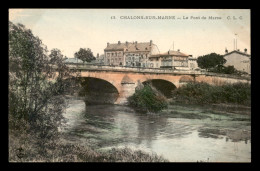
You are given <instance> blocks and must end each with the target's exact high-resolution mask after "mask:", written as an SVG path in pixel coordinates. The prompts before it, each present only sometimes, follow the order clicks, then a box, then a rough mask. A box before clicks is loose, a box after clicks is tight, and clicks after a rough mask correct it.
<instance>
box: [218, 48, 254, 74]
mask: <svg viewBox="0 0 260 171" xmlns="http://www.w3.org/2000/svg"><path fill="white" fill-rule="evenodd" d="M225 53H226V54H225V55H223V56H224V58H225V59H226V60H227V62H226V63H225V64H224V66H229V65H230V66H234V68H235V69H237V70H238V71H243V72H246V73H248V74H251V55H249V54H248V53H247V49H244V52H241V51H240V50H239V49H238V50H234V51H232V52H228V50H225Z"/></svg>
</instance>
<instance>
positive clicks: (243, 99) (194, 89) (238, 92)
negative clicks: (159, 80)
mask: <svg viewBox="0 0 260 171" xmlns="http://www.w3.org/2000/svg"><path fill="white" fill-rule="evenodd" d="M173 97H174V98H175V99H177V100H181V101H185V102H187V103H197V104H209V103H235V104H244V105H250V104H251V87H250V84H247V83H236V84H226V85H222V86H213V85H209V84H207V83H188V84H186V85H184V86H183V87H180V88H178V89H176V90H174V91H173Z"/></svg>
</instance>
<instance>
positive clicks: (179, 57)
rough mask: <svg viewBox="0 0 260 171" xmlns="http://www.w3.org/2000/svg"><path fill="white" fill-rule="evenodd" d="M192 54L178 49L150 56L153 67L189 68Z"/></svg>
mask: <svg viewBox="0 0 260 171" xmlns="http://www.w3.org/2000/svg"><path fill="white" fill-rule="evenodd" d="M189 57H190V55H187V54H185V53H182V52H180V50H178V51H173V50H169V51H168V52H165V53H160V54H156V55H152V56H150V57H149V60H150V67H151V68H176V69H177V68H179V69H188V61H189Z"/></svg>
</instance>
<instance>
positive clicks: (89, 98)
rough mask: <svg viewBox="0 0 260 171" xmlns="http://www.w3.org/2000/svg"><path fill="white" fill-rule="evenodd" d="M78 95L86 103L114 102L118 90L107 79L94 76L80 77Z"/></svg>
mask: <svg viewBox="0 0 260 171" xmlns="http://www.w3.org/2000/svg"><path fill="white" fill-rule="evenodd" d="M78 83H79V85H80V90H79V96H82V97H84V101H85V103H86V104H114V103H115V101H116V100H117V99H118V97H119V90H118V89H117V87H115V86H114V85H113V84H112V83H110V82H109V81H107V80H104V79H100V78H95V77H81V78H79V80H78Z"/></svg>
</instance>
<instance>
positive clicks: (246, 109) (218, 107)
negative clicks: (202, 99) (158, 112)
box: [168, 99, 251, 115]
mask: <svg viewBox="0 0 260 171" xmlns="http://www.w3.org/2000/svg"><path fill="white" fill-rule="evenodd" d="M168 103H169V104H170V105H186V106H187V105H188V106H190V107H194V106H201V107H202V108H204V109H205V110H208V111H215V112H224V113H227V112H228V113H234V114H241V115H251V106H248V105H239V104H232V103H212V104H197V103H192V102H187V101H185V100H175V99H168Z"/></svg>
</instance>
